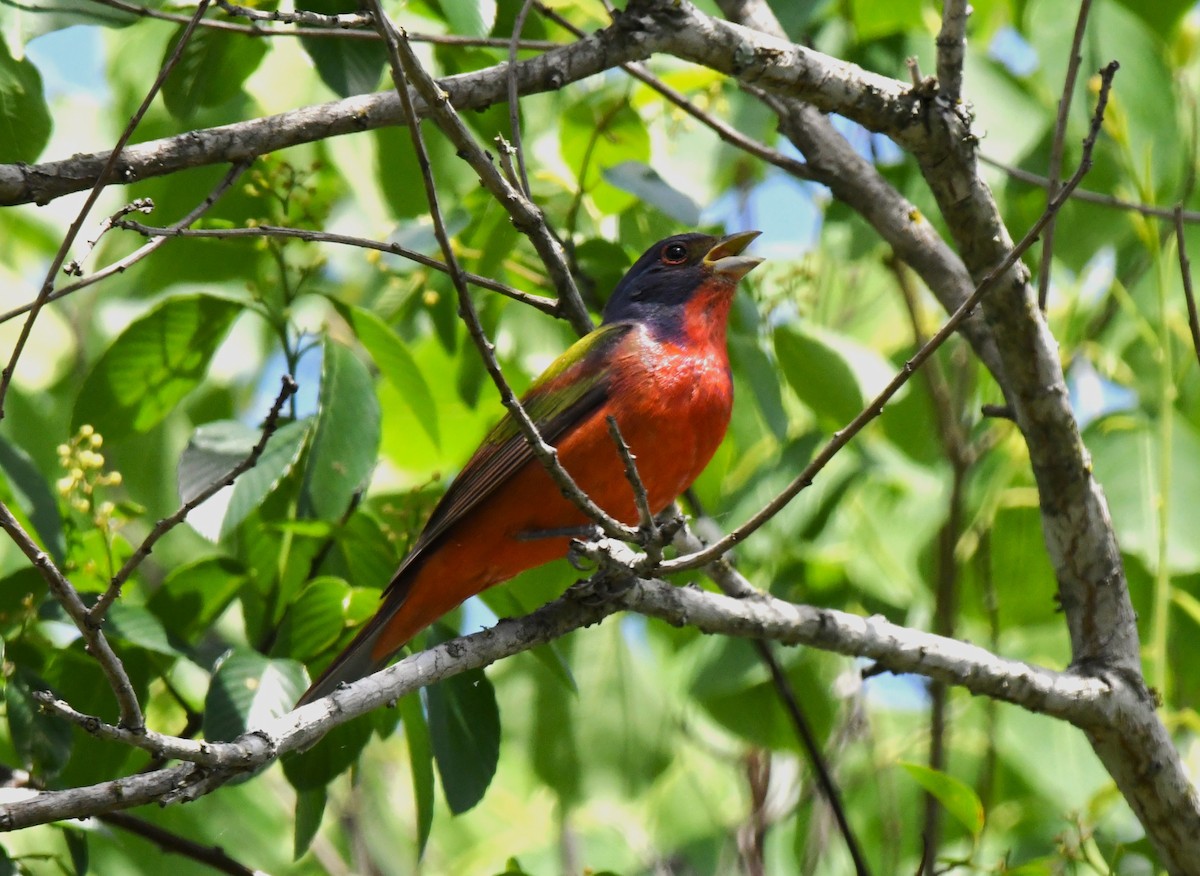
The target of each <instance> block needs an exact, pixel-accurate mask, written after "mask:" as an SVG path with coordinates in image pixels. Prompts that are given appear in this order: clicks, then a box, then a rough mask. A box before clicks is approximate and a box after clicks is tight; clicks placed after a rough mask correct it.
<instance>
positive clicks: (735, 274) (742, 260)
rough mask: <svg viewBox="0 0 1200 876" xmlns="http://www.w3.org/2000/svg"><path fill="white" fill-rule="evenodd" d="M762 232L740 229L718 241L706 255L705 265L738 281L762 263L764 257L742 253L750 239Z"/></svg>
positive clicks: (721, 274) (732, 281) (714, 271)
mask: <svg viewBox="0 0 1200 876" xmlns="http://www.w3.org/2000/svg"><path fill="white" fill-rule="evenodd" d="M760 234H762V232H761V231H739V232H738V233H737V234H730V235H728V236H726V237H722V238H721V239H720V240H719V241H717V245H716V246H714V247H713V248H712V249H710V250H709V251H708V252H707V253H706V254H705V256H704V267H706V268H708V269H709V270H710V271H712V272H713V273H714V274H719V275H720V276H722V277H727V278H729V281H730V282H731V283H736V282H737V281H738V280H740V279H742V277H744V276H746V275H747V274H748V273H750V272H751V271H753V270H754V269H755V268H756V267H758V266H759V265H760V264H762V259H760V258H756V257H754V256H747V255H742V250H744V249H745V248H746V247H748V246H749V245H750V241H752V240H754V238H756V237H758V236H759V235H760Z"/></svg>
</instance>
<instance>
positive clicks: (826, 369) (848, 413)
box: [775, 324, 904, 426]
mask: <svg viewBox="0 0 1200 876" xmlns="http://www.w3.org/2000/svg"><path fill="white" fill-rule="evenodd" d="M775 354H776V356H777V357H778V359H779V365H780V367H781V368H782V369H783V375H784V377H786V378H787V381H788V383H789V384H790V385H791V387H792V389H793V390H795V392H796V395H797V396H799V398H800V400H801V401H802V402H804V403H805V404H806V405H808V406H809V407H810V408H811V409H812V411H813V413H815V414H816V415H817V416H818V417H820V418H822V419H823V420H830V421H832V422H833V423H834V424H836V425H838V426H841V425H844V424H846V423H848V422H849V421H850V420H852V419H853V418H854V417H855V415H857V414H858V412H859V411H861V410H862V409H863V406H864V405H865V404H866V403H867V401H869V400H870V399H871V398H873V397H874V396H875V395H877V394H878V393H879V391H880V390H882V389H883V387H884V386H886V385H887V383H888V381H889V380H891V378H892V375H893V374H894V373H895V368H893V367H892V365H891V363H889V362H888V361H887V360H886V359H884V358H883V357H882V356H880V355H879V354H878V353H876V352H875V351H874V350H872V349H869V348H868V347H864V346H862V345H860V344H859V343H857V342H856V341H852V340H850V339H849V338H846V337H843V336H841V335H835V334H833V333H832V332H829V331H826V330H825V329H822V328H819V327H817V326H811V325H795V324H785V325H781V326H779V327H778V328H776V329H775ZM903 391H904V390H903V389H902V390H901V392H903Z"/></svg>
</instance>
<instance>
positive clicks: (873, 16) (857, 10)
mask: <svg viewBox="0 0 1200 876" xmlns="http://www.w3.org/2000/svg"><path fill="white" fill-rule="evenodd" d="M922 6H923V3H922V0H852V2H851V9H852V13H851V14H852V15H853V17H854V27H855V30H857V31H858V36H859V39H861V40H863V41H864V42H865V41H867V40H872V39H876V38H877V37H881V36H886V35H887V34H892V33H899V32H900V31H903V30H908V29H909V28H914V27H919V26H920V25H921V15H922V12H923V10H922Z"/></svg>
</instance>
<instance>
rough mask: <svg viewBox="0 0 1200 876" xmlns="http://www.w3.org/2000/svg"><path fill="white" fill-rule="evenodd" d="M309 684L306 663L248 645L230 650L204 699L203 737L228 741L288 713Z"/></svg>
mask: <svg viewBox="0 0 1200 876" xmlns="http://www.w3.org/2000/svg"><path fill="white" fill-rule="evenodd" d="M307 686H308V685H307V680H306V677H305V674H304V667H303V666H301V665H300V664H299V663H297V662H296V661H294V660H277V659H271V658H269V657H264V656H263V655H262V654H259V653H258V652H257V651H249V650H245V649H238V650H234V651H231V652H229V653H228V654H227V655H226V656H225V657H224V659H222V660H221V661H220V662H219V663H218V665H217V669H216V672H215V673H213V678H212V683H211V684H210V685H209V688H208V696H207V697H205V700H204V738H205V739H210V740H213V741H217V742H227V741H229V740H231V739H236V738H237V737H238V736H240V735H241V734H242V733H245V732H246V731H247V730H249V729H250V728H252V727H256V726H258V725H259V724H262V723H265V722H266V721H268V720H270V719H271V718H277V717H279V716H280V715H284V714H287V713H288V712H289V711H291V709H292V706H293V704H295V702H296V700H298V699H299V698H300V694H301V693H303V692H304V689H305V687H307Z"/></svg>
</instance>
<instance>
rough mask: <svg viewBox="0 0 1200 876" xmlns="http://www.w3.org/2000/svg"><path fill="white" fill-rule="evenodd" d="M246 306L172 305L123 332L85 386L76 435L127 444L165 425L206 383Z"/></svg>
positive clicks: (185, 301) (213, 302) (186, 299)
mask: <svg viewBox="0 0 1200 876" xmlns="http://www.w3.org/2000/svg"><path fill="white" fill-rule="evenodd" d="M241 309H242V307H241V305H240V304H237V303H235V302H233V301H227V300H225V299H223V298H213V297H212V296H208V295H181V296H175V297H172V298H168V299H166V300H165V301H163V302H162V303H160V304H159V305H157V306H156V307H155V308H154V309H152V310H151V311H150V312H149V313H147V314H146V315H145V316H143V317H141V318H140V319H138V320H137V321H136V322H134V323H133V324H132V325H130V326H129V327H128V328H126V329H125V331H123V332H121V334H120V335H119V336H118V337H117V339H116V340H114V341H113V342H112V345H111V346H110V347H109V348H108V349H107V350H106V351H105V352H104V355H103V356H101V357H100V361H99V362H97V363H96V364H95V366H94V367H93V368H92V371H91V373H90V374H89V375H88V376H87V379H86V380H84V382H83V387H82V389H81V390H80V392H79V397H78V400H77V401H76V403H75V412H74V415H73V418H72V427H73V428H75V429H78V428H79V427H80V426H81V425H83V424H84V423H89V424H91V425H92V426H94V427H95V429H96V431H98V432H99V433H100V434H102V435H103V436H104V437H105V438H109V439H114V440H115V439H120V438H123V437H125V436H126V435H128V434H129V433H130V432H145V431H147V430H149V429H151V428H153V427H154V426H156V425H157V424H158V423H160V422H161V421H162V420H163V418H165V417H166V416H167V414H169V413H171V411H173V410H174V409H175V407H176V405H178V404H179V402H180V401H181V400H182V399H183V397H184V396H186V395H187V394H188V393H189V392H191V391H192V390H193V389H194V388H195V387H196V386H197V385H198V384H199V383H200V380H201V379H202V378H203V377H204V374H205V372H206V371H207V370H208V363H209V361H210V360H211V359H212V357H213V354H214V353H215V352H216V351H217V347H218V346H220V344H221V341H222V340H223V339H224V338H225V335H226V333H227V332H228V331H229V327H230V326H231V325H232V324H233V320H234V318H235V317H237V315H238V314H239V313H240V312H241Z"/></svg>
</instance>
